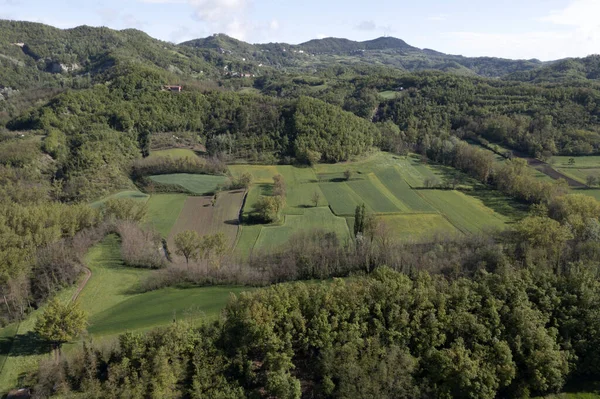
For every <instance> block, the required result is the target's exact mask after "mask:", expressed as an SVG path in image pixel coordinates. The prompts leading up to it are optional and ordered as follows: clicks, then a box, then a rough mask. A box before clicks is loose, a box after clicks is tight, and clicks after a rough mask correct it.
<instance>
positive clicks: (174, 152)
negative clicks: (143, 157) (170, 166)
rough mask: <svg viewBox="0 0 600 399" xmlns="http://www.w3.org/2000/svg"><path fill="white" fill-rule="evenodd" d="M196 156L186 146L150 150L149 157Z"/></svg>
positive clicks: (176, 157)
mask: <svg viewBox="0 0 600 399" xmlns="http://www.w3.org/2000/svg"><path fill="white" fill-rule="evenodd" d="M167 157H169V158H173V159H180V158H197V157H198V155H196V153H195V152H194V151H192V150H190V149H187V148H171V149H168V150H157V151H151V152H150V156H149V158H167Z"/></svg>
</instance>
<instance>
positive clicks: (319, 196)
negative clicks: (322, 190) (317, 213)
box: [311, 191, 321, 208]
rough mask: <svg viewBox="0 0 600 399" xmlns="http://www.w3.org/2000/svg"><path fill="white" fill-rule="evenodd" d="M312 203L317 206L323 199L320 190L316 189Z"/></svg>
mask: <svg viewBox="0 0 600 399" xmlns="http://www.w3.org/2000/svg"><path fill="white" fill-rule="evenodd" d="M311 200H312V203H313V205H314V206H315V208H316V207H317V206H319V201H320V200H321V194H319V192H318V191H315V192H314V193H313V195H312V197H311Z"/></svg>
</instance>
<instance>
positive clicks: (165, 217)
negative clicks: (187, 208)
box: [148, 194, 187, 238]
mask: <svg viewBox="0 0 600 399" xmlns="http://www.w3.org/2000/svg"><path fill="white" fill-rule="evenodd" d="M186 199H187V195H185V194H153V195H152V196H151V197H150V199H149V200H148V222H149V223H150V224H151V225H152V226H153V227H154V228H155V229H156V230H157V231H158V232H159V233H160V235H161V236H162V237H164V238H167V237H168V236H169V233H170V232H171V229H172V228H173V225H174V224H175V222H176V221H177V218H178V217H179V214H180V213H181V210H182V209H183V206H184V204H185V201H186Z"/></svg>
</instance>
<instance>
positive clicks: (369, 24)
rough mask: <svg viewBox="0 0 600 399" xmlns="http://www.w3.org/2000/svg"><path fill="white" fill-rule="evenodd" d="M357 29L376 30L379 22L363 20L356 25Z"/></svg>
mask: <svg viewBox="0 0 600 399" xmlns="http://www.w3.org/2000/svg"><path fill="white" fill-rule="evenodd" d="M356 29H358V30H375V29H377V24H376V23H375V22H374V21H362V22H361V23H360V24H358V25H356Z"/></svg>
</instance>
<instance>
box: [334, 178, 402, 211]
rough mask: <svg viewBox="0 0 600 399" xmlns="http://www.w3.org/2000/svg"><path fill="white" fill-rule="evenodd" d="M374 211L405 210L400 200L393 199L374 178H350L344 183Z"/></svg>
mask: <svg viewBox="0 0 600 399" xmlns="http://www.w3.org/2000/svg"><path fill="white" fill-rule="evenodd" d="M346 184H347V185H348V186H349V187H350V188H351V189H352V190H353V191H354V192H355V193H356V194H357V195H358V196H359V197H360V198H361V199H362V202H364V203H365V204H367V205H368V206H369V208H370V209H372V210H373V212H375V213H394V212H406V211H408V208H406V207H405V206H404V205H403V204H401V202H400V201H394V199H393V198H392V197H393V194H391V193H390V192H389V191H388V190H387V189H385V188H384V187H383V185H381V183H379V184H377V183H376V182H375V181H374V179H368V180H352V181H349V182H347V183H346Z"/></svg>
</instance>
